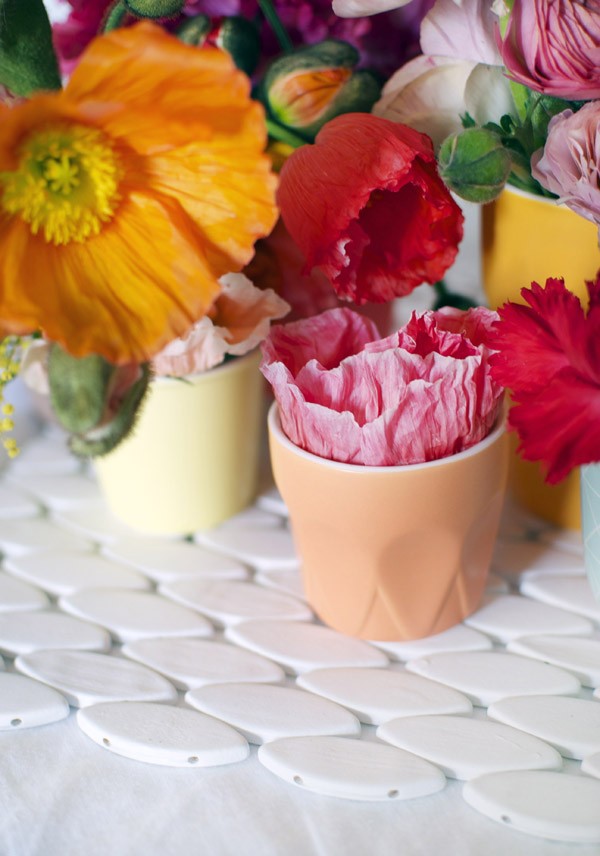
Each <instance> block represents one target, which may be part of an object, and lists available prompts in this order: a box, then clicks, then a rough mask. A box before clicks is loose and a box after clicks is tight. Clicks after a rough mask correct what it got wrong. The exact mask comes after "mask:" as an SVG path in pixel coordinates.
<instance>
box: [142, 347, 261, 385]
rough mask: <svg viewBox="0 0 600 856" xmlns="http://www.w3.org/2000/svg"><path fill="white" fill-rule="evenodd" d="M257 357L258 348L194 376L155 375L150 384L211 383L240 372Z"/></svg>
mask: <svg viewBox="0 0 600 856" xmlns="http://www.w3.org/2000/svg"><path fill="white" fill-rule="evenodd" d="M259 356H260V348H253V349H252V350H251V351H248V353H247V354H242V355H241V356H239V357H237V356H234V357H233V359H231V360H227V361H225V362H222V363H219V364H218V365H217V366H213V367H212V368H210V369H206V371H203V372H196V374H189V375H182V376H181V377H176V376H175V375H155V376H154V377H153V378H152V381H151V383H153V384H160V385H161V386H163V385H166V386H172V385H173V384H180V383H181V382H182V381H183V382H184V383H189V384H194V385H196V384H199V383H204V382H205V381H211V380H212V379H213V378H215V377H216V376H218V375H224V374H232V373H234V372H236V371H241V369H242V368H243V367H244V366H245V365H246V363H248V362H251V361H253V360H258V358H259Z"/></svg>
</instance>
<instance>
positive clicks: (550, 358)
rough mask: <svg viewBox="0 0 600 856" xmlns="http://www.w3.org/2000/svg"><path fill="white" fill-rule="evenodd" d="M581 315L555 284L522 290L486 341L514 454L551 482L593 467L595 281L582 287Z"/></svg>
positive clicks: (599, 288) (598, 384)
mask: <svg viewBox="0 0 600 856" xmlns="http://www.w3.org/2000/svg"><path fill="white" fill-rule="evenodd" d="M587 286H588V291H589V296H590V301H589V307H588V310H587V314H586V313H585V312H584V310H583V307H582V306H581V303H580V301H579V298H578V297H576V296H575V295H574V294H573V293H572V292H570V291H568V289H567V288H566V287H565V284H564V281H563V280H562V279H547V280H546V285H545V287H543V288H542V286H540V285H538V283H537V282H532V283H531V288H523V289H522V290H521V295H522V297H523V299H524V300H525V301H526V305H522V304H518V303H512V302H509V303H506V304H505V305H504V306H503V307H501V309H500V310H499V315H500V321H499V323H498V324H497V326H496V332H495V334H494V335H493V337H492V345H493V346H494V347H495V348H497V349H498V351H499V352H498V353H497V354H496V355H495V356H493V357H492V360H491V362H492V375H493V377H494V378H495V379H496V381H497V382H498V383H501V384H504V385H505V386H506V387H508V388H509V389H510V390H511V393H512V398H513V401H514V406H513V407H512V408H511V409H510V411H509V425H510V427H512V428H513V429H515V430H516V431H517V432H518V435H519V440H520V445H519V451H520V453H521V454H522V456H523V457H524V458H525V459H526V460H528V461H541V462H542V463H543V464H544V465H545V466H546V467H547V469H548V473H547V476H546V480H547V481H548V482H550V483H555V482H558V481H560V480H561V479H562V478H564V477H565V476H566V475H567V474H568V473H569V472H570V471H571V470H572V469H573V468H574V467H577V466H580V465H582V464H588V463H592V462H595V461H600V431H599V430H598V426H600V276H599V277H597V278H596V281H595V282H588V283H587Z"/></svg>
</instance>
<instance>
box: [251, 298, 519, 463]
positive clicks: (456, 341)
mask: <svg viewBox="0 0 600 856" xmlns="http://www.w3.org/2000/svg"><path fill="white" fill-rule="evenodd" d="M496 318H497V315H496V313H495V312H492V311H490V310H489V309H485V308H483V307H478V308H477V309H471V310H468V311H467V312H461V311H459V310H456V309H446V310H442V311H438V312H431V311H430V312H425V313H423V314H421V315H417V314H416V313H414V314H413V316H412V317H411V319H410V321H409V322H408V324H407V325H405V327H403V328H402V329H401V330H400V331H399V332H396V333H394V334H393V335H392V336H388V337H387V338H385V339H379V337H378V333H377V329H376V327H375V325H374V324H373V323H372V322H370V321H369V320H368V319H365V318H363V317H361V316H360V315H359V314H358V313H355V312H353V311H351V310H350V309H345V308H340V309H331V310H329V311H328V312H324V313H323V314H321V315H318V316H315V317H313V318H307V319H305V320H303V321H296V322H293V323H291V324H282V325H279V326H277V327H274V328H273V329H272V330H271V332H270V334H269V336H268V337H267V339H266V340H265V342H264V343H263V345H262V350H263V361H262V365H261V370H262V372H263V374H264V376H265V377H266V378H267V380H268V381H269V382H270V383H271V385H272V387H273V391H274V394H275V398H276V400H277V404H278V406H279V412H280V417H281V424H282V427H283V430H284V431H285V433H286V434H287V436H288V437H289V438H290V440H291V441H292V442H293V443H295V444H296V445H298V446H300V447H301V448H303V449H306V450H307V451H310V452H312V453H313V454H315V455H319V456H321V457H323V458H328V459H330V460H334V461H340V462H342V463H350V464H364V465H366V466H395V465H398V464H414V463H421V462H423V461H430V460H435V459H437V458H442V457H445V456H447V455H452V454H455V453H456V452H460V451H462V450H463V449H467V448H469V447H470V446H472V445H473V444H474V443H477V442H479V441H480V440H482V439H483V438H484V437H485V436H486V435H487V434H488V433H489V432H490V430H491V429H492V428H493V426H494V424H495V422H496V420H497V418H498V415H499V410H500V406H501V402H502V395H503V389H502V387H501V386H500V384H498V383H496V382H495V381H494V380H492V378H491V376H490V372H489V365H488V362H489V356H490V353H491V351H490V349H489V347H488V345H487V339H488V336H489V334H490V330H491V327H492V325H493V323H494V321H495V320H496Z"/></svg>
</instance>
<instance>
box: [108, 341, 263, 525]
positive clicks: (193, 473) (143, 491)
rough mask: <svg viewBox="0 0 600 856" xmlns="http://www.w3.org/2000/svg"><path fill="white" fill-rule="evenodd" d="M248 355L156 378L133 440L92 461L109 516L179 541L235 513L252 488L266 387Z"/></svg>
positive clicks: (255, 359) (255, 356) (255, 481)
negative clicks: (197, 370)
mask: <svg viewBox="0 0 600 856" xmlns="http://www.w3.org/2000/svg"><path fill="white" fill-rule="evenodd" d="M259 362H260V353H259V352H258V351H254V352H252V353H251V354H248V355H247V356H245V357H240V358H237V359H234V360H231V361H230V362H227V363H225V364H223V365H221V366H218V367H216V368H214V369H211V370H210V371H207V372H204V373H202V374H199V375H195V376H191V377H187V378H185V379H182V380H179V379H174V378H156V379H155V380H153V381H152V383H151V389H150V391H149V393H148V397H147V399H146V401H145V402H144V405H143V409H142V412H141V414H140V418H139V421H138V423H137V424H136V426H135V428H134V431H133V433H132V435H131V436H130V437H129V438H128V439H127V440H125V441H124V442H123V443H121V444H120V445H119V446H118V447H117V448H116V449H115V450H114V451H113V452H111V453H110V454H109V455H106V456H105V457H102V458H98V459H97V461H96V472H97V476H98V480H99V483H100V486H101V488H102V490H103V492H104V495H105V498H106V500H107V503H108V505H109V508H110V509H111V511H112V512H113V513H114V514H115V515H116V516H117V517H118V518H120V519H121V520H122V521H123V522H124V523H126V524H128V525H129V526H131V527H133V528H134V529H136V530H138V531H139V532H144V533H149V534H155V535H185V534H188V533H191V532H195V531H198V530H202V529H209V528H211V527H213V526H216V525H218V524H219V523H221V522H222V521H224V520H226V519H227V518H228V517H231V516H232V515H233V514H236V513H237V512H239V511H241V510H242V509H243V508H244V507H245V506H246V505H248V503H250V502H251V501H252V500H253V498H254V497H255V495H256V492H257V489H258V475H259V457H260V447H261V429H262V426H263V414H264V407H263V401H264V386H263V379H262V375H261V374H260V372H259V370H258V365H259Z"/></svg>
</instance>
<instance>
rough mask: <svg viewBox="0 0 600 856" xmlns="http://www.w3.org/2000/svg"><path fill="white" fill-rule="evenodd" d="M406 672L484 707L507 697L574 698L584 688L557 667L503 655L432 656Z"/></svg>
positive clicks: (459, 653)
mask: <svg viewBox="0 0 600 856" xmlns="http://www.w3.org/2000/svg"><path fill="white" fill-rule="evenodd" d="M406 668H407V669H408V670H409V671H411V672H416V673H417V674H419V675H423V676H424V677H426V678H431V680H433V681H440V683H442V684H447V685H448V686H450V687H454V689H456V690H458V691H459V692H462V693H464V694H465V695H466V696H468V697H469V698H470V699H471V701H472V702H473V704H476V705H479V706H481V707H487V706H488V705H489V704H492V703H493V702H495V701H499V700H500V699H503V698H506V697H507V696H516V695H528V694H535V695H539V694H544V695H546V694H553V695H554V694H556V695H568V694H571V695H573V694H576V693H577V692H579V690H580V688H581V685H580V683H579V681H578V680H577V678H576V677H575V676H574V675H571V674H569V673H568V672H565V671H563V670H562V669H558V668H556V666H549V665H548V664H547V663H538V662H536V661H535V660H530V659H528V658H526V657H520V656H518V655H517V654H506V653H504V652H502V651H464V652H463V651H459V652H456V653H451V654H432V655H431V656H429V657H420V658H419V659H417V660H410V661H409V662H408V663H407V664H406Z"/></svg>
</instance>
